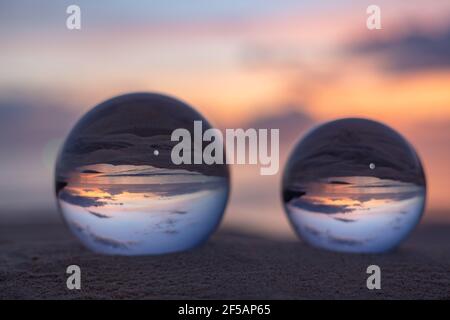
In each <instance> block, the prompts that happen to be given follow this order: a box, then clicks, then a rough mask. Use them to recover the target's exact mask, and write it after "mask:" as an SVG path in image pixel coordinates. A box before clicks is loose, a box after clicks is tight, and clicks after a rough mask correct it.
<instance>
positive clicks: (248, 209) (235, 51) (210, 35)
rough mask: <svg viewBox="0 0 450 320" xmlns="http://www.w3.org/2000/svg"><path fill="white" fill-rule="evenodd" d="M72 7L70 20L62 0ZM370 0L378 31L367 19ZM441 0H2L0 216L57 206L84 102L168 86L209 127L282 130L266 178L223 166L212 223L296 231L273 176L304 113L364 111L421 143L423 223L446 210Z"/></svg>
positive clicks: (22, 219) (449, 175)
mask: <svg viewBox="0 0 450 320" xmlns="http://www.w3.org/2000/svg"><path fill="white" fill-rule="evenodd" d="M71 4H77V5H79V6H80V7H81V21H82V22H81V30H68V29H67V28H66V19H67V16H68V15H67V14H66V8H67V6H69V5H71ZM371 4H377V5H379V6H380V8H381V21H382V29H381V30H373V31H369V30H368V29H367V28H366V19H367V17H368V15H367V14H366V8H367V7H368V6H369V5H371ZM449 18H450V1H448V0H442V1H441V0H434V1H433V2H432V3H431V2H430V1H424V0H421V1H419V0H411V1H400V0H396V1H394V0H389V1H387V0H386V1H385V0H377V1H376V3H375V2H373V1H349V0H340V1H333V2H331V1H328V2H325V1H298V0H296V1H270V2H269V1H257V0H241V1H231V0H226V1H225V0H223V1H206V0H189V1H188V0H184V1H130V0H127V1H125V0H115V1H112V0H111V1H108V2H105V1H96V2H95V3H94V2H93V1H88V0H77V1H45V0H44V1H39V2H37V1H23V0H19V1H9V2H6V1H1V2H0V41H1V42H0V43H1V50H0V150H1V151H0V224H2V225H5V224H6V225H7V224H16V223H32V222H33V223H35V222H39V221H40V222H46V221H50V220H57V219H59V216H58V213H57V211H56V210H55V208H56V206H55V200H54V194H53V166H54V161H55V157H56V154H57V151H58V148H59V147H60V145H61V143H62V142H63V141H64V138H65V136H66V135H67V133H68V132H69V131H70V129H71V128H72V126H73V125H74V124H75V123H76V121H77V120H78V119H79V117H81V116H82V115H83V114H84V113H85V112H86V111H88V110H89V109H90V108H92V107H93V106H95V105H96V104H98V103H100V102H102V101H103V100H106V99H109V98H111V97H113V96H116V95H119V94H123V93H128V92H136V91H155V92H161V93H165V94H169V95H173V96H175V97H177V98H179V99H181V100H184V101H185V102H187V103H188V104H190V105H192V106H194V107H195V108H196V109H197V110H199V111H200V112H201V113H202V114H203V115H204V116H206V117H207V118H208V119H209V120H210V121H211V122H212V123H213V124H214V125H215V126H217V127H219V128H239V127H243V128H246V127H256V128H280V134H281V161H280V172H279V174H278V175H276V176H260V175H259V166H237V165H235V166H233V167H232V168H231V169H232V179H233V181H232V194H231V198H230V203H229V206H228V208H227V211H226V214H225V218H224V222H223V224H222V227H232V228H241V229H246V230H252V231H254V232H260V233H264V234H267V235H269V234H270V235H273V236H291V235H292V232H291V230H290V227H289V226H288V223H287V219H286V218H285V215H284V212H283V210H282V206H281V202H280V180H281V174H282V171H283V166H284V164H285V161H286V158H287V156H288V154H289V152H290V150H291V148H292V146H293V144H294V143H295V142H296V141H297V140H298V139H299V138H300V137H301V136H302V135H303V134H304V132H305V130H308V129H309V128H311V127H312V126H314V125H316V124H318V123H321V122H324V121H328V120H332V119H336V118H342V117H365V118H371V119H374V120H378V121H381V122H384V123H386V124H388V125H389V126H392V127H393V128H394V129H396V130H397V131H399V132H400V133H401V134H402V135H404V136H405V137H406V138H407V139H408V140H409V141H410V142H411V143H412V144H413V145H414V147H415V148H416V150H417V151H418V153H419V155H420V157H421V159H422V161H423V164H424V166H425V170H426V174H427V180H428V191H429V192H428V202H427V210H426V213H425V216H424V223H427V222H437V223H441V222H442V223H443V222H448V221H450V219H449V218H450V212H449V210H448V209H449V208H450V196H449V191H448V190H449V189H448V187H449V184H450V182H449V181H450V170H449V169H448V164H449V163H450V148H449V146H450V19H449Z"/></svg>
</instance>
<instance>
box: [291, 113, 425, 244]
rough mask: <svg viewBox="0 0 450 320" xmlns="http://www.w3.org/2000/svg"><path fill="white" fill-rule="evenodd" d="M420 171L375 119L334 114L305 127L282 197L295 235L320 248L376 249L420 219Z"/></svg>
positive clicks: (403, 144) (410, 152)
mask: <svg viewBox="0 0 450 320" xmlns="http://www.w3.org/2000/svg"><path fill="white" fill-rule="evenodd" d="M425 193H426V186H425V176H424V172H423V169H422V166H421V163H420V160H419V158H418V156H417V154H416V152H415V151H414V149H413V148H412V147H411V145H410V144H409V143H408V142H407V141H406V140H405V139H404V138H403V137H401V136H400V135H399V134H398V133H396V132H395V131H394V130H392V129H390V128H389V127H387V126H385V125H383V124H380V123H378V122H374V121H370V120H365V119H342V120H337V121H333V122H330V123H326V124H324V125H322V126H320V127H318V128H316V129H315V130H313V131H311V132H310V133H309V134H308V135H307V136H306V137H305V138H304V139H303V140H302V141H301V142H300V143H299V144H298V145H297V146H296V148H295V149H294V151H293V153H292V155H291V157H290V159H289V162H288V165H287V167H286V170H285V174H284V178H283V200H284V203H285V207H286V210H287V212H288V215H289V218H290V220H291V222H292V224H293V226H294V228H295V229H296V231H297V232H298V233H299V234H300V236H301V237H302V238H303V239H305V240H306V241H308V242H310V243H312V244H315V245H317V246H320V247H324V248H329V249H334V250H340V251H354V252H365V251H368V252H378V251H385V250H388V249H390V248H392V247H394V246H395V245H397V244H398V243H399V242H400V241H401V240H402V239H404V237H405V236H406V235H407V234H408V233H409V232H410V231H411V230H412V229H413V227H414V226H415V225H416V224H417V222H418V221H419V219H420V216H421V215H422V212H423V207H424V203H425Z"/></svg>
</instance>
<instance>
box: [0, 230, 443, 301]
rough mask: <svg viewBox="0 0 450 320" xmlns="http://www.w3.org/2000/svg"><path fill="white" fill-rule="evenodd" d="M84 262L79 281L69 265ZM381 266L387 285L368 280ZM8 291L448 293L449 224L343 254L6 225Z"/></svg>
mask: <svg viewBox="0 0 450 320" xmlns="http://www.w3.org/2000/svg"><path fill="white" fill-rule="evenodd" d="M71 264H76V265H79V266H80V267H81V273H82V280H81V281H82V288H81V290H68V289H67V288H66V278H67V276H68V275H67V274H66V273H65V272H66V267H67V266H69V265H71ZM371 264H376V265H379V266H380V267H381V271H382V280H381V287H382V288H381V290H372V291H371V290H368V289H367V287H366V279H367V277H368V274H366V268H367V266H369V265H371ZM0 298H1V299H431V298H437V299H450V225H448V224H446V225H445V224H444V225H442V224H441V225H437V224H422V225H420V226H419V227H418V228H417V229H416V230H415V231H414V233H413V235H412V236H411V237H410V238H409V239H408V240H407V241H406V242H405V243H403V244H402V246H401V247H400V248H398V249H397V250H396V251H395V252H391V253H388V254H382V255H355V254H340V253H333V252H327V251H322V250H317V249H314V248H311V247H309V246H307V245H306V244H304V243H302V242H300V241H299V240H296V239H294V238H292V239H291V240H289V239H288V240H280V239H277V238H273V239H272V238H268V237H262V236H261V235H257V234H252V233H248V232H244V231H238V230H236V229H232V228H229V227H222V228H221V229H219V230H218V231H217V232H216V233H215V234H214V235H213V236H212V238H211V239H210V240H209V241H208V242H207V243H206V244H204V245H203V246H201V247H199V248H196V249H194V250H191V251H188V252H183V253H175V254H169V255H163V256H143V257H118V256H102V255H98V254H94V253H91V252H90V251H88V250H87V249H84V248H83V247H82V246H81V245H80V244H79V242H78V241H77V240H76V239H75V238H74V237H73V236H72V235H71V234H70V233H69V232H68V230H67V229H66V227H65V226H64V225H63V224H62V223H60V222H51V223H44V224H42V223H41V224H38V223H35V224H29V225H24V224H17V225H1V226H0Z"/></svg>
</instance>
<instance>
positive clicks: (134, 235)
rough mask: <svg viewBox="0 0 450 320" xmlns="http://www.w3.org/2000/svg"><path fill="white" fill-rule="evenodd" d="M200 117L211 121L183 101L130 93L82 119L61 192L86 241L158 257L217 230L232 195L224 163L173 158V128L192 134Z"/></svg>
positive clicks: (62, 163)
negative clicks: (192, 162) (185, 162)
mask: <svg viewBox="0 0 450 320" xmlns="http://www.w3.org/2000/svg"><path fill="white" fill-rule="evenodd" d="M195 120H201V121H202V122H203V125H204V126H209V124H208V122H206V120H205V119H204V118H203V117H202V116H201V115H200V114H199V113H197V112H196V111H195V110H193V109H192V108H190V107H189V106H187V105H185V104H184V103H182V102H180V101H178V100H175V99H172V98H169V97H166V96H162V95H156V94H130V95H125V96H120V97H117V98H114V99H111V100H108V101H107V102H105V103H102V104H100V105H99V106H97V107H95V108H94V109H93V110H91V111H90V112H89V113H87V114H86V115H85V116H84V117H83V118H82V119H81V120H80V121H79V122H78V124H77V125H76V126H75V128H74V129H73V130H72V132H71V133H70V135H69V137H68V138H67V140H66V142H65V144H64V146H63V149H62V151H61V153H60V156H59V159H58V162H57V166H56V193H57V198H58V201H59V206H60V208H61V211H62V213H63V216H64V218H65V220H66V222H67V224H68V225H69V227H70V229H71V230H72V231H73V232H74V233H75V234H76V235H77V236H78V237H79V238H80V239H81V241H82V242H83V243H84V244H85V245H87V246H88V247H89V248H91V249H93V250H95V251H99V252H104V253H113V254H158V253H166V252H172V251H179V250H184V249H188V248H191V247H193V246H195V245H197V244H199V243H201V242H202V241H204V240H205V239H206V238H207V237H208V236H209V234H210V233H211V232H212V231H214V229H215V228H216V227H217V225H218V224H219V222H220V220H221V217H222V214H223V210H224V207H225V204H226V201H227V198H228V190H229V177H228V174H229V173H228V168H227V166H226V165H220V164H214V165H175V164H173V162H172V161H171V150H172V147H173V146H174V144H175V143H176V142H172V141H171V134H172V132H173V131H174V130H175V129H177V128H184V129H187V130H189V131H190V132H191V131H192V130H193V124H194V121H195ZM192 148H193V149H194V146H192ZM192 152H194V150H192Z"/></svg>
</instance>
